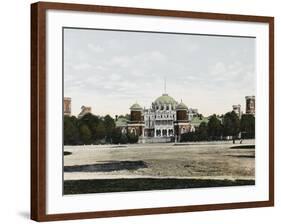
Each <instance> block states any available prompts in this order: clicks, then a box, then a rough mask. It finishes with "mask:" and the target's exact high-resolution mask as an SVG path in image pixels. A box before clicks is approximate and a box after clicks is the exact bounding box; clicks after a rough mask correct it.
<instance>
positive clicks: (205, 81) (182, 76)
mask: <svg viewBox="0 0 281 224" xmlns="http://www.w3.org/2000/svg"><path fill="white" fill-rule="evenodd" d="M160 35H161V36H160ZM164 35H165V34H149V33H140V32H138V33H134V32H113V31H98V30H93V31H87V32H86V31H84V32H82V31H80V30H75V31H73V32H67V33H66V35H65V36H66V38H67V41H65V44H66V46H65V49H68V50H67V51H65V52H64V53H65V57H64V58H65V63H64V65H65V69H64V70H65V74H64V87H65V88H64V89H65V93H66V94H67V95H69V96H71V97H72V98H73V101H74V102H75V103H74V104H73V105H79V107H78V109H75V108H73V110H74V111H75V110H80V106H81V105H83V104H85V105H87V104H89V106H92V107H93V108H106V112H107V113H108V111H114V113H115V112H116V113H117V114H121V113H126V112H128V105H130V104H131V103H133V102H134V101H136V100H137V101H138V102H139V103H140V104H141V105H142V106H145V107H149V106H150V105H151V102H152V101H153V100H154V99H155V98H156V97H158V96H159V95H161V94H162V93H163V91H164V77H166V78H167V92H168V93H169V95H171V96H173V97H174V98H175V99H176V100H177V101H180V99H181V98H182V99H183V100H185V102H186V104H188V105H191V106H192V107H195V108H196V107H197V108H198V109H199V110H200V111H201V108H202V110H203V111H202V112H203V113H208V111H212V110H217V111H218V112H223V111H224V110H228V108H229V104H230V107H231V105H232V101H233V103H240V104H242V103H243V102H240V101H239V97H240V98H242V100H243V99H244V95H243V94H247V91H248V92H251V91H253V90H254V89H255V84H254V79H255V78H254V77H255V71H254V67H255V57H254V44H253V43H254V42H253V41H251V40H248V39H247V38H226V37H221V38H215V37H205V36H204V37H202V36H196V35H167V36H166V35H165V36H164ZM163 37H165V38H163ZM245 49H247V50H245ZM238 90H239V91H238ZM241 96H242V97H241ZM102 99H103V100H102ZM237 101H239V102H237ZM103 102H107V103H104V105H96V104H97V103H101V104H102V103H103ZM110 102H114V107H113V106H112V105H113V103H111V104H110ZM115 102H118V103H115ZM210 102H213V103H214V102H217V103H216V107H215V108H214V107H213V106H212V105H211V104H210ZM80 104H81V105H80ZM96 112H97V113H101V114H102V113H103V111H102V109H101V110H100V111H98V109H97V111H96Z"/></svg>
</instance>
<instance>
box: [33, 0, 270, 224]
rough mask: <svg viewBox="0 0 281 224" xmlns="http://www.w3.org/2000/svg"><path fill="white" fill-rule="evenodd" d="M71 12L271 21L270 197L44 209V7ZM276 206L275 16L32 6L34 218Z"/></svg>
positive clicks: (37, 4) (101, 7) (72, 6)
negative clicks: (138, 206)
mask: <svg viewBox="0 0 281 224" xmlns="http://www.w3.org/2000/svg"><path fill="white" fill-rule="evenodd" d="M47 10H70V11H80V12H100V13H113V14H131V15H149V16H163V17H177V18H194V19H210V20H226V21H242V22H245V21H246V22H260V23H267V24H268V25H269V115H270V116H269V183H268V184H269V200H266V201H251V202H241V203H224V204H211V205H191V206H176V207H159V208H142V209H129V210H112V211H96V212H82V213H67V214H47V213H46V88H47V87H46V11H47ZM273 205H274V18H273V17H265V16H251V15H232V14H218V13H203V12H187V11H172V10H158V9H144V8H126V7H111V6H98V5H81V4H64V3H49V2H38V3H34V4H32V5H31V219H33V220H36V221H53V220H69V219H86V218H100V217H117V216H133V215H148V214H164V213H178V212H191V211H205V210H220V209H236V208H251V207H267V206H273Z"/></svg>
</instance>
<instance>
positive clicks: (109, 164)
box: [64, 160, 147, 172]
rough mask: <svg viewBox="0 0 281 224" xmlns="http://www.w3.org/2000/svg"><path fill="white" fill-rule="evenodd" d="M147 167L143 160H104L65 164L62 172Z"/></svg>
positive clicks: (108, 170) (105, 170)
mask: <svg viewBox="0 0 281 224" xmlns="http://www.w3.org/2000/svg"><path fill="white" fill-rule="evenodd" d="M141 168H147V164H146V163H145V162H144V161H141V160H138V161H106V163H98V164H87V165H76V166H65V167H64V172H111V171H119V170H137V169H141Z"/></svg>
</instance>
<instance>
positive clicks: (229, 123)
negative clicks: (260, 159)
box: [181, 111, 255, 143]
mask: <svg viewBox="0 0 281 224" xmlns="http://www.w3.org/2000/svg"><path fill="white" fill-rule="evenodd" d="M239 134H240V136H239ZM227 136H231V137H232V139H233V142H234V143H235V139H238V137H240V138H241V139H249V138H255V117H254V116H253V115H251V114H243V115H242V116H241V119H240V118H239V117H238V115H237V114H236V113H235V112H234V111H232V112H228V113H226V114H225V115H223V116H221V117H218V116H217V115H215V114H214V115H212V116H211V117H210V118H209V122H208V123H206V122H202V123H201V124H200V125H199V127H198V128H197V129H196V130H195V132H188V133H184V134H182V135H181V141H182V142H186V141H212V140H221V139H223V138H225V137H227Z"/></svg>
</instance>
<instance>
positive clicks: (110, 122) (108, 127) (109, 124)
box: [103, 115, 115, 143]
mask: <svg viewBox="0 0 281 224" xmlns="http://www.w3.org/2000/svg"><path fill="white" fill-rule="evenodd" d="M103 123H104V127H105V136H106V141H107V142H109V143H111V142H112V133H113V130H114V128H115V121H114V119H113V118H112V117H110V115H106V116H105V117H104V122H103Z"/></svg>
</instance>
